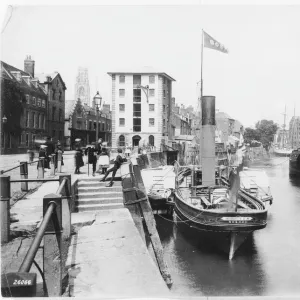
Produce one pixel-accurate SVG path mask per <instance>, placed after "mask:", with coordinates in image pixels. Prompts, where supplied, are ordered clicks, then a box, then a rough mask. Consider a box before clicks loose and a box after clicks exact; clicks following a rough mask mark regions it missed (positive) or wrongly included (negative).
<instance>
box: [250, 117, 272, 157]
mask: <svg viewBox="0 0 300 300" xmlns="http://www.w3.org/2000/svg"><path fill="white" fill-rule="evenodd" d="M255 127H256V131H257V133H258V135H259V137H260V139H259V141H260V142H261V143H262V145H263V147H264V148H265V149H266V151H267V152H268V151H269V148H270V146H271V143H272V142H273V139H274V135H275V133H276V132H277V130H278V125H277V124H275V123H274V121H272V120H261V121H259V122H257V123H256V125H255Z"/></svg>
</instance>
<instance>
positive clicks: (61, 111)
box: [36, 72, 67, 144]
mask: <svg viewBox="0 0 300 300" xmlns="http://www.w3.org/2000/svg"><path fill="white" fill-rule="evenodd" d="M36 77H37V78H38V80H39V82H40V83H41V84H42V85H43V87H44V89H45V91H46V93H47V96H48V107H47V124H46V129H47V134H48V136H51V137H52V139H53V140H54V141H58V140H59V141H60V142H61V143H63V144H64V143H65V141H64V115H65V91H66V89H67V88H66V85H65V83H64V81H63V80H62V78H61V76H60V74H59V73H58V72H54V73H49V74H37V75H36Z"/></svg>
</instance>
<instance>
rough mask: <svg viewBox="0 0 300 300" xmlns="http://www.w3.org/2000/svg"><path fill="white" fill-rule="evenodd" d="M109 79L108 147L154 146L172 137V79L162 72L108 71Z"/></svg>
mask: <svg viewBox="0 0 300 300" xmlns="http://www.w3.org/2000/svg"><path fill="white" fill-rule="evenodd" d="M108 74H109V75H110V76H111V78H112V147H118V146H125V145H129V146H143V145H150V146H155V147H156V149H159V148H160V145H161V143H162V144H168V141H169V140H172V139H173V136H172V130H171V114H172V100H171V99H172V81H175V80H174V79H173V78H172V77H171V76H169V75H168V74H166V73H164V72H154V71H153V70H151V71H150V70H143V71H136V72H108Z"/></svg>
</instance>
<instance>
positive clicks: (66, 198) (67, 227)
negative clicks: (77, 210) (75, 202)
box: [59, 175, 72, 240]
mask: <svg viewBox="0 0 300 300" xmlns="http://www.w3.org/2000/svg"><path fill="white" fill-rule="evenodd" d="M64 178H67V181H66V184H65V187H64V189H63V190H62V193H61V196H62V203H61V205H62V228H63V232H62V236H63V239H64V240H65V239H69V238H70V235H71V204H72V203H71V202H72V195H71V175H60V176H59V184H61V182H62V181H63V180H64Z"/></svg>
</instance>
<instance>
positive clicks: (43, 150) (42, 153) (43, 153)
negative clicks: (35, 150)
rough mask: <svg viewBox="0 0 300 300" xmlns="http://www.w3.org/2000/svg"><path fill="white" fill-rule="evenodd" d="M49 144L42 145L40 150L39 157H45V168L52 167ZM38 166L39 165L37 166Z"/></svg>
mask: <svg viewBox="0 0 300 300" xmlns="http://www.w3.org/2000/svg"><path fill="white" fill-rule="evenodd" d="M47 148H48V147H47V146H46V145H41V146H40V150H39V158H44V159H43V161H44V168H45V169H50V161H49V156H48V153H47ZM37 167H38V166H37Z"/></svg>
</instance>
